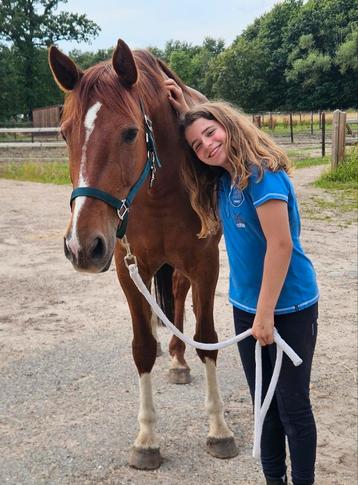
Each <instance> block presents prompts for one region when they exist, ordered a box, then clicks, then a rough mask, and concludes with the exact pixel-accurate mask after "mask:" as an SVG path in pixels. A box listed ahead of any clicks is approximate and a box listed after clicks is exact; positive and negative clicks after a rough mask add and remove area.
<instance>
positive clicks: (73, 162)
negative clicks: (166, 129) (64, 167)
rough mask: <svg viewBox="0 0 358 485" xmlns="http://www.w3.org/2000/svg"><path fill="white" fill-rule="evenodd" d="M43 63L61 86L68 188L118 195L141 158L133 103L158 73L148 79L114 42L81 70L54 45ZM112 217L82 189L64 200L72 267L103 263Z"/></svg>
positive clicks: (140, 127)
mask: <svg viewBox="0 0 358 485" xmlns="http://www.w3.org/2000/svg"><path fill="white" fill-rule="evenodd" d="M49 63H50V66H51V69H52V72H53V75H54V78H55V80H56V82H57V83H58V84H59V86H60V87H61V89H63V90H64V91H65V92H67V96H66V101H65V105H64V111H63V117H62V123H61V131H62V134H63V136H64V138H65V140H66V142H67V145H68V151H69V169H70V175H71V181H72V184H73V187H74V189H77V188H81V187H92V188H96V189H99V190H101V191H103V192H106V193H108V194H110V195H111V196H113V197H115V198H116V199H124V198H125V197H126V196H127V194H128V192H129V191H130V189H131V187H132V186H133V185H134V184H135V182H136V181H137V180H138V178H139V177H140V175H141V173H142V170H143V167H144V166H145V163H146V160H147V146H146V142H145V132H144V124H143V113H142V111H141V102H144V103H147V104H148V99H153V100H154V101H153V102H155V99H156V98H157V97H158V91H159V90H160V86H159V84H160V79H159V78H158V79H157V80H154V81H153V80H151V83H148V82H147V80H146V79H145V74H144V75H143V74H142V75H141V74H140V72H139V69H138V67H137V63H136V60H135V57H134V55H133V53H132V52H131V50H130V49H129V47H128V46H127V45H126V44H125V43H124V42H123V41H121V40H119V41H118V44H117V47H116V49H115V50H114V53H113V57H112V60H111V61H109V62H103V63H101V64H98V65H96V66H94V67H92V68H89V69H87V70H86V71H84V72H83V71H81V69H80V68H79V67H78V66H76V64H75V63H74V62H73V61H72V60H71V59H70V58H69V57H67V56H66V55H64V54H63V53H61V52H60V51H59V50H58V49H57V48H56V47H51V48H50V51H49ZM140 77H142V78H144V79H139V78H140ZM161 91H163V89H161ZM118 222H119V219H118V215H117V211H116V210H115V208H113V207H111V206H110V205H108V204H107V203H106V202H104V201H102V200H98V199H96V198H93V197H88V196H83V195H82V196H77V197H76V198H75V199H74V200H72V215H71V219H70V222H69V225H68V229H67V231H66V234H65V240H64V249H65V254H66V257H67V258H68V259H69V260H70V261H71V262H72V264H73V266H74V267H75V268H76V269H77V270H82V271H89V272H101V271H105V270H106V269H108V268H109V266H110V262H111V259H112V255H113V251H114V246H115V242H116V229H117V226H118Z"/></svg>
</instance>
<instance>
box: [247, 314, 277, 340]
mask: <svg viewBox="0 0 358 485" xmlns="http://www.w3.org/2000/svg"><path fill="white" fill-rule="evenodd" d="M274 325H275V322H274V316H273V314H270V315H265V316H264V315H262V316H261V315H259V314H256V316H255V320H254V323H253V325H252V335H253V337H254V338H255V339H257V340H258V341H259V342H260V344H261V345H262V346H263V347H264V346H265V345H270V344H272V343H273V328H274Z"/></svg>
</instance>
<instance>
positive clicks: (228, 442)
mask: <svg viewBox="0 0 358 485" xmlns="http://www.w3.org/2000/svg"><path fill="white" fill-rule="evenodd" d="M206 448H207V451H208V452H209V453H210V455H212V456H215V457H216V458H234V456H237V455H238V454H239V450H238V449H237V446H236V443H235V439H234V437H233V436H230V437H229V438H208V439H207V440H206Z"/></svg>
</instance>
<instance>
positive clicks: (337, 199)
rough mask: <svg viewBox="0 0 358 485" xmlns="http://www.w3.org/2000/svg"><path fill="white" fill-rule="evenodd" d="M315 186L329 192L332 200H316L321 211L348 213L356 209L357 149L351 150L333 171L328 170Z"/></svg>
mask: <svg viewBox="0 0 358 485" xmlns="http://www.w3.org/2000/svg"><path fill="white" fill-rule="evenodd" d="M315 186H316V187H319V188H320V189H324V190H326V191H329V192H330V193H331V194H332V195H333V200H331V201H329V200H326V199H324V198H316V200H315V202H316V204H317V205H318V206H319V207H320V208H321V209H328V210H334V209H338V210H339V211H340V212H350V211H354V210H355V209H357V208H358V147H354V148H352V149H351V150H350V151H349V152H348V153H347V155H346V157H345V159H344V161H343V162H342V163H341V164H340V165H339V166H338V168H337V169H336V170H334V171H332V170H330V171H328V172H326V173H324V174H323V175H321V177H320V178H319V179H318V180H317V181H316V182H315Z"/></svg>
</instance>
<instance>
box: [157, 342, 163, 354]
mask: <svg viewBox="0 0 358 485" xmlns="http://www.w3.org/2000/svg"><path fill="white" fill-rule="evenodd" d="M161 355H163V351H162V346H161V345H160V342H157V357H160V356H161Z"/></svg>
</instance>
